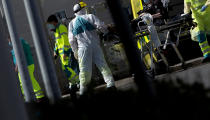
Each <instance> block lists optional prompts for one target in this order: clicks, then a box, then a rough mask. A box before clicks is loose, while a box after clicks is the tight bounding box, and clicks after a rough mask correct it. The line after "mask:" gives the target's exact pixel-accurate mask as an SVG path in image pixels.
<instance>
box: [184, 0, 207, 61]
mask: <svg viewBox="0 0 210 120" xmlns="http://www.w3.org/2000/svg"><path fill="white" fill-rule="evenodd" d="M209 4H210V0H199V1H198V0H184V13H185V14H187V13H190V12H192V18H194V22H196V23H197V27H196V28H194V29H192V30H191V37H192V40H195V41H198V42H199V46H200V48H201V51H202V52H203V57H204V59H203V62H209V61H210V46H209V43H208V40H207V35H210V22H209V19H210V7H209Z"/></svg>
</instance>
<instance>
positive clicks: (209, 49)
mask: <svg viewBox="0 0 210 120" xmlns="http://www.w3.org/2000/svg"><path fill="white" fill-rule="evenodd" d="M202 51H203V53H204V54H206V53H208V52H210V48H207V49H205V50H202Z"/></svg>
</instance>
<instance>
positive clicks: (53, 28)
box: [47, 24, 56, 32]
mask: <svg viewBox="0 0 210 120" xmlns="http://www.w3.org/2000/svg"><path fill="white" fill-rule="evenodd" d="M47 27H48V29H49V30H50V31H54V32H55V30H56V29H55V26H54V25H53V24H47Z"/></svg>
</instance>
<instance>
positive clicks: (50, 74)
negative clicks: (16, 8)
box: [23, 0, 61, 103]
mask: <svg viewBox="0 0 210 120" xmlns="http://www.w3.org/2000/svg"><path fill="white" fill-rule="evenodd" d="M23 1H24V5H25V9H26V13H27V17H28V21H29V24H30V28H31V32H32V36H33V42H34V46H35V49H36V53H37V56H38V62H39V65H40V69H41V74H42V78H43V81H44V85H45V89H46V92H47V96H48V98H49V100H50V102H51V103H55V102H56V101H57V100H59V99H61V91H60V88H59V85H58V80H57V76H56V72H55V68H54V64H53V61H52V56H51V54H50V49H49V46H48V44H47V36H46V35H47V32H46V30H45V28H44V22H43V20H42V18H41V13H40V11H39V10H40V9H39V6H37V1H35V0H23Z"/></svg>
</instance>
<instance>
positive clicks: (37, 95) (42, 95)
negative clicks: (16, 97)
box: [35, 90, 44, 98]
mask: <svg viewBox="0 0 210 120" xmlns="http://www.w3.org/2000/svg"><path fill="white" fill-rule="evenodd" d="M35 95H36V98H42V97H44V93H43V92H42V91H41V90H39V91H37V92H35Z"/></svg>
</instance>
